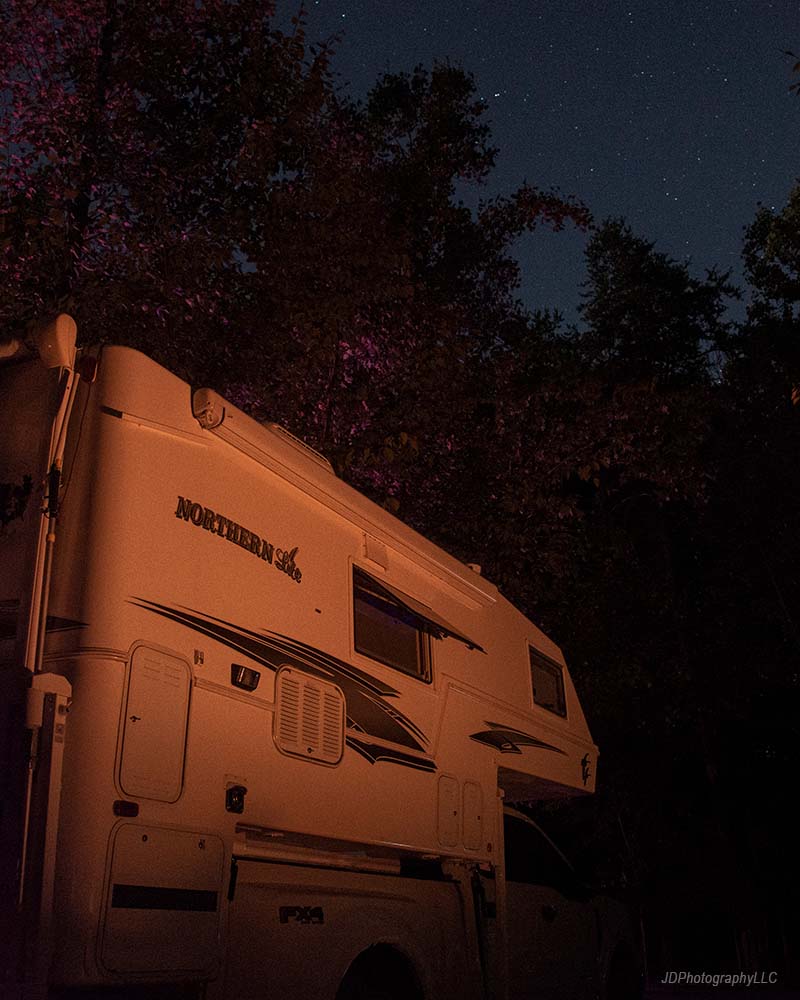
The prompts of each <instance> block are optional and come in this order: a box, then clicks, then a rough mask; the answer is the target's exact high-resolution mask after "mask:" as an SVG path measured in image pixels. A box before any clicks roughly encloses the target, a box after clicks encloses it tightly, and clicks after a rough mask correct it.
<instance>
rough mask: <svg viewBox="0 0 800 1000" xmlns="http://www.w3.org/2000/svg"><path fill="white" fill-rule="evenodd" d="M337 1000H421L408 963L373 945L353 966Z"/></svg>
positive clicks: (346, 976) (387, 947)
mask: <svg viewBox="0 0 800 1000" xmlns="http://www.w3.org/2000/svg"><path fill="white" fill-rule="evenodd" d="M336 1000H423V997H422V990H421V989H420V987H419V983H418V982H417V977H416V976H415V975H414V970H413V969H412V967H411V963H410V962H409V961H408V959H407V958H405V957H404V956H403V955H401V954H400V953H399V952H398V951H395V949H394V948H391V947H389V946H388V945H382V944H378V945H374V946H373V947H372V948H368V949H367V950H366V951H365V952H362V953H361V954H360V955H359V956H358V958H357V959H356V960H355V961H354V962H353V964H352V965H351V966H350V968H349V969H348V970H347V973H346V975H345V977H344V979H343V980H342V982H341V984H340V986H339V989H338V990H337V992H336Z"/></svg>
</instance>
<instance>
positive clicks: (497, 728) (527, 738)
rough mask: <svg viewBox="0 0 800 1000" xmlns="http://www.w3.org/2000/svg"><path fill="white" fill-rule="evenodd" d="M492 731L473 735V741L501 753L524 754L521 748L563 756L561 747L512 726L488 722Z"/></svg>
mask: <svg viewBox="0 0 800 1000" xmlns="http://www.w3.org/2000/svg"><path fill="white" fill-rule="evenodd" d="M486 725H487V726H490V727H491V728H490V729H485V730H483V731H482V732H480V733H473V734H472V735H471V736H470V739H471V740H475V742H476V743H483V744H484V745H485V746H489V747H494V749H495V750H499V751H500V753H522V750H520V747H535V748H536V749H538V750H552V752H553V753H560V754H563V753H564V751H563V750H562V749H561V748H560V747H554V746H553V745H552V743H545V742H544V740H540V739H538V738H537V737H536V736H531V734H530V733H524V732H522V730H521V729H512V728H511V727H510V726H503V725H501V724H500V723H499V722H488V721H487V723H486Z"/></svg>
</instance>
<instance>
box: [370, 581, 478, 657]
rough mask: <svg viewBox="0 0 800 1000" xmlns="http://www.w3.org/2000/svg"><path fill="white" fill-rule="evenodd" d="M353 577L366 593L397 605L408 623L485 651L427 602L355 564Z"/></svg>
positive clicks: (435, 636)
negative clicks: (379, 578) (378, 578)
mask: <svg viewBox="0 0 800 1000" xmlns="http://www.w3.org/2000/svg"><path fill="white" fill-rule="evenodd" d="M353 579H354V581H355V582H356V583H357V584H358V585H359V586H360V587H361V588H362V589H363V590H364V591H366V592H367V593H370V592H371V593H373V594H375V596H376V597H382V598H383V599H384V600H385V601H389V602H390V603H391V604H396V605H399V606H400V607H401V608H402V609H403V611H404V612H405V615H406V616H407V617H408V620H409V624H412V625H414V627H415V628H418V629H420V630H421V631H423V632H427V633H428V634H429V635H432V636H433V637H434V638H435V639H444V638H446V637H448V636H449V637H450V638H451V639H457V640H458V641H459V642H463V643H464V645H465V646H466V647H467V649H479V650H480V651H481V652H482V653H485V652H486V650H485V649H484V648H483V646H481V645H480V643H477V642H475V640H474V639H470V638H469V637H468V636H466V635H464V633H463V632H460V631H459V630H458V629H457V628H455V627H454V626H453V625H451V624H450V623H449V622H448V621H446V620H445V619H444V618H442V616H441V615H439V614H437V612H436V611H434V610H433V608H429V607H428V605H427V604H423V603H422V602H421V601H418V600H416V598H414V597H411V596H410V595H409V594H405V593H403V591H402V590H397V588H395V587H391V586H390V585H389V584H388V583H384V582H383V581H381V580H376V579H375V577H374V576H370V575H369V573H365V572H364V570H362V569H358V568H357V567H355V566H354V567H353Z"/></svg>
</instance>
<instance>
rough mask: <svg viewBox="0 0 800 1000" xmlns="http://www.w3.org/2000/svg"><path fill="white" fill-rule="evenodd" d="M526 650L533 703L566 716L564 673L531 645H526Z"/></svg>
mask: <svg viewBox="0 0 800 1000" xmlns="http://www.w3.org/2000/svg"><path fill="white" fill-rule="evenodd" d="M528 652H529V654H530V658H531V681H532V683H533V700H534V703H535V704H537V705H541V707H542V708H546V709H548V711H550V712H555V714H556V715H560V716H562V717H563V718H566V716H567V703H566V699H565V698H564V675H563V673H562V671H561V667H560V666H559V665H558V664H557V663H554V662H553V661H552V660H549V659H548V658H547V657H546V656H543V655H542V653H540V652H539V651H538V650H536V649H534V648H533V647H532V646H529V647H528Z"/></svg>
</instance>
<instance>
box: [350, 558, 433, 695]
mask: <svg viewBox="0 0 800 1000" xmlns="http://www.w3.org/2000/svg"><path fill="white" fill-rule="evenodd" d="M359 575H360V576H361V577H362V578H365V579H366V580H367V581H369V580H371V579H373V577H372V576H371V575H370V573H368V572H367V570H365V569H362V567H360V566H358V565H357V564H356V563H352V572H351V576H350V580H351V594H352V602H353V613H352V619H351V620H352V623H353V649H354V650H355V652H356V653H357V654H358V655H359V656H363V657H365V658H366V659H368V660H372V661H373V662H374V663H381V664H383V665H384V666H385V667H389V668H390V669H391V670H395V671H397V673H399V674H402V675H403V676H404V677H411V678H412V679H413V680H416V681H421V682H422V683H423V684H432V683H433V651H432V643H431V635H430V633H429V632H428V631H427V630H426V629H424V628H421V627H415V626H414V625H411V624H410V623H409V622H407V621H403V616H404V615H405V614H407V611H406V609H405V608H403V606H402V605H401V604H400V603H399V601H398V602H393V601H392V599H391V597H390V596H389V595H387V594H385V593H384V594H375V595H373V596H374V597H375V598H376V599H377V600H378V601H380V602H382V603H383V604H384V605H385V606H387V607H392V606H394V607H395V608H397V609H398V612H400V611H401V610H402V612H403V614H398V615H397V616H396V617H395V620H396V621H397V623H398V625H401V626H403V627H405V628H407V629H411V630H412V631H413V632H415V633H416V648H417V668H418V669H416V670H406V669H404V668H403V667H402V666H399V665H398V664H397V663H392V662H390V661H389V660H388V659H384V658H382V657H380V656H376V655H375V653H374V652H368V651H366V650H365V649H364V648H359V644H358V600H359V596H358V591H359V588H360V589H361V590H364V589H365V586H364V584H363V583H359V581H358V579H357V577H358V576H359ZM375 583H376V584H378V585H379V586H380V580H375ZM378 610H380V611H383V609H382V608H379V609H378ZM383 613H384V614H387V612H385V611H384V612H383ZM387 617H392V616H391V614H387Z"/></svg>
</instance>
